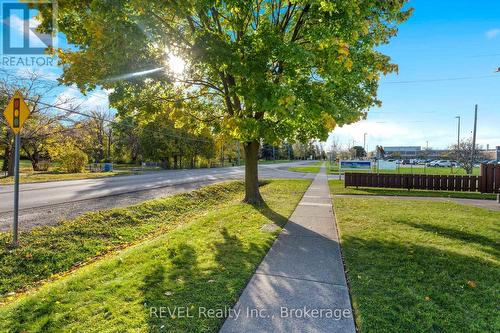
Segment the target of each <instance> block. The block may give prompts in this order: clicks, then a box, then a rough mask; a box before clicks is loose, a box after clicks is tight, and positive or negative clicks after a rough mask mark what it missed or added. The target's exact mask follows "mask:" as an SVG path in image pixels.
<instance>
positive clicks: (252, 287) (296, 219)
mask: <svg viewBox="0 0 500 333" xmlns="http://www.w3.org/2000/svg"><path fill="white" fill-rule="evenodd" d="M233 310H234V311H235V312H234V313H235V314H239V315H233V316H230V317H229V318H227V319H226V321H225V323H224V325H223V327H222V328H221V330H220V332H223V333H229V332H231V333H233V332H287V333H288V332H307V333H310V332H329V333H333V332H355V327H354V320H353V314H352V307H351V302H350V299H349V292H348V289H347V283H346V279H345V275H344V267H343V264H342V258H341V254H340V246H339V243H338V234H337V229H336V226H335V221H334V215H333V210H332V202H331V197H330V192H329V188H328V183H327V176H326V172H325V168H324V167H322V168H321V171H320V173H319V174H318V175H317V176H316V178H315V179H314V181H313V183H312V184H311V186H310V187H309V189H308V190H307V192H306V193H305V195H304V197H303V198H302V200H301V201H300V203H299V205H298V206H297V208H296V209H295V211H294V213H293V214H292V216H291V217H290V220H289V221H288V223H287V224H286V226H285V228H284V230H283V232H282V233H281V234H280V236H279V237H278V239H277V240H276V242H275V243H274V244H273V246H272V247H271V249H270V251H269V253H268V254H267V255H266V257H265V258H264V260H263V261H262V263H261V264H260V266H259V267H258V268H257V271H256V273H255V274H254V275H253V277H252V279H251V280H250V282H249V283H248V285H247V286H246V288H245V290H244V291H243V293H242V295H241V297H240V299H239V300H238V302H237V304H236V305H235V307H234V309H233Z"/></svg>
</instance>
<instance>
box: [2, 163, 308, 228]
mask: <svg viewBox="0 0 500 333" xmlns="http://www.w3.org/2000/svg"><path fill="white" fill-rule="evenodd" d="M310 163H311V162H308V161H299V162H291V163H277V164H267V165H260V166H259V177H260V178H261V179H273V178H274V179H277V178H299V179H300V178H313V177H314V174H308V173H298V172H290V171H288V168H289V167H290V166H298V165H307V164H310ZM243 177H244V168H243V167H229V168H214V169H194V170H169V171H160V172H148V173H144V174H140V175H133V176H117V177H109V178H99V179H84V180H71V181H58V182H46V183H33V184H21V185H20V192H19V202H20V205H19V208H20V212H19V225H20V228H21V229H22V230H28V229H31V228H32V227H34V226H39V225H45V224H54V223H57V222H58V221H60V220H62V219H68V218H74V217H76V216H78V215H79V214H81V213H84V212H86V211H92V210H99V209H107V208H113V207H123V206H128V205H132V204H136V203H139V202H141V201H144V200H148V199H153V198H156V197H162V196H167V195H171V194H175V193H179V192H186V191H190V190H194V189H196V188H200V187H202V186H205V185H209V184H213V183H217V182H221V181H226V180H233V179H243ZM12 209H13V186H12V185H5V186H0V231H7V230H9V228H10V224H11V223H12Z"/></svg>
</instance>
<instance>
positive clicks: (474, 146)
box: [471, 104, 477, 165]
mask: <svg viewBox="0 0 500 333" xmlns="http://www.w3.org/2000/svg"><path fill="white" fill-rule="evenodd" d="M476 134H477V104H476V107H475V111H474V132H473V134H472V156H471V162H472V165H474V158H475V157H476Z"/></svg>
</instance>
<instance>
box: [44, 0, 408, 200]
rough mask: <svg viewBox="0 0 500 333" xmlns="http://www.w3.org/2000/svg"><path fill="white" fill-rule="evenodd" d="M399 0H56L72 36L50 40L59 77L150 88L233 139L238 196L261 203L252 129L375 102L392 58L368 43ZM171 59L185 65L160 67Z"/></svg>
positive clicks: (179, 115)
mask: <svg viewBox="0 0 500 333" xmlns="http://www.w3.org/2000/svg"><path fill="white" fill-rule="evenodd" d="M405 2H406V1H405V0H391V1H382V0H290V1H282V0H182V1H155V0H141V1H137V0H117V1H102V0H84V1H74V0H59V1H58V3H59V11H58V24H59V29H60V31H61V32H63V33H64V34H65V35H66V36H67V38H68V41H69V42H70V43H72V44H75V45H76V46H78V47H77V48H71V49H67V50H60V51H59V56H60V59H61V64H62V65H63V67H64V75H63V77H62V81H63V82H64V83H67V84H73V83H74V84H77V85H78V86H79V87H80V88H81V89H82V90H88V89H93V88H94V87H96V86H104V87H106V88H113V89H114V93H113V94H112V97H111V98H112V102H113V103H119V102H120V100H124V99H131V98H132V99H133V98H134V96H136V95H137V94H144V92H147V91H151V92H154V94H151V98H155V99H160V100H162V102H163V107H164V108H165V109H166V110H168V114H169V115H170V116H171V117H172V118H173V119H174V120H175V121H176V124H177V125H178V126H183V124H192V123H197V124H198V125H199V126H200V127H205V128H210V129H211V130H213V131H215V132H219V133H223V134H224V135H229V136H230V137H232V138H234V139H236V140H239V141H240V142H242V143H243V146H244V150H245V163H246V176H245V180H246V198H245V200H246V201H247V202H250V203H260V202H261V201H262V198H261V196H260V193H259V188H258V173H257V162H258V153H259V143H260V140H261V139H264V140H265V141H266V142H270V143H278V142H280V141H281V142H282V141H285V140H286V141H287V142H297V141H306V140H308V139H310V138H318V139H325V138H326V137H327V135H328V133H329V131H331V130H332V129H333V128H334V127H335V126H337V125H344V124H349V123H353V122H356V121H358V120H360V119H361V118H363V117H365V115H366V111H367V109H368V108H370V107H371V106H373V105H376V104H379V101H378V100H377V88H378V81H379V78H380V75H381V74H386V73H389V72H392V71H395V70H396V66H395V65H393V64H391V62H390V59H389V57H387V56H385V55H383V54H382V53H380V52H379V51H377V49H376V48H377V46H379V45H381V44H384V43H387V42H388V41H389V38H390V37H391V36H394V35H395V34H396V32H397V25H398V24H399V23H401V22H403V21H404V20H405V19H406V18H407V17H408V16H409V14H410V11H408V10H405V9H404V8H403V7H404V5H405ZM46 10H47V9H46ZM43 13H44V14H45V15H43V25H42V27H43V28H42V29H49V28H50V24H51V22H52V17H51V15H47V14H48V13H47V12H45V11H43ZM179 59H183V60H184V61H185V63H186V67H185V69H184V70H183V71H179V70H176V68H172V66H171V68H170V70H168V65H169V63H170V65H172V63H174V64H175V63H177V64H178V63H179V62H180V60H179ZM169 60H170V61H169ZM172 60H173V61H172ZM178 67H180V66H178ZM177 69H178V68H177ZM127 73H133V74H129V75H127Z"/></svg>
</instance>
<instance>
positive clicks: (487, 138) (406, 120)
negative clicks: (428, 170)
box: [329, 0, 500, 150]
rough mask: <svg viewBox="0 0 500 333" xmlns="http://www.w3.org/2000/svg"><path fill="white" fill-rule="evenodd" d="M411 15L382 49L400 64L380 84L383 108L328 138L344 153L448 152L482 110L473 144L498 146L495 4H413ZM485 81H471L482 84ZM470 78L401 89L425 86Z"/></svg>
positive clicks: (418, 0) (499, 50) (499, 48)
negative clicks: (385, 149) (358, 148)
mask: <svg viewBox="0 0 500 333" xmlns="http://www.w3.org/2000/svg"><path fill="white" fill-rule="evenodd" d="M410 6H411V7H413V8H414V13H413V16H412V17H411V18H410V19H409V21H407V22H406V23H404V24H403V25H401V26H400V29H399V33H398V36H397V37H395V38H394V39H392V41H391V43H390V44H389V45H386V46H383V47H382V48H381V50H382V51H383V52H384V53H385V54H387V55H389V56H391V58H392V60H393V62H394V63H396V64H398V65H399V74H398V75H395V74H391V75H389V76H387V77H385V78H383V79H382V81H381V83H380V89H379V99H380V100H381V101H382V103H383V105H382V107H381V108H374V109H372V110H370V113H369V116H368V119H367V120H366V121H361V122H359V123H356V124H354V125H350V126H344V127H343V128H338V129H336V130H335V131H334V133H333V134H332V135H331V136H330V139H329V144H331V143H332V142H333V140H335V141H337V142H339V143H340V144H342V145H343V146H347V145H348V144H352V142H353V140H354V141H355V143H356V144H359V145H363V134H364V133H368V134H367V146H368V148H369V149H370V150H372V149H374V147H375V146H376V145H385V146H389V145H421V146H426V144H427V141H428V142H429V146H430V147H434V148H445V147H448V146H449V145H451V144H454V143H455V142H456V138H457V119H455V116H461V118H462V137H470V136H471V131H472V128H473V115H474V105H475V104H478V105H479V117H478V119H479V121H478V143H479V144H481V145H484V147H486V145H487V144H489V145H490V146H496V145H498V146H500V73H496V74H495V73H493V72H494V70H495V69H496V68H498V67H500V1H494V0H481V1H480V0H475V1H471V0H439V1H431V0H413V1H410ZM484 76H488V77H485V78H476V77H484ZM463 77H474V78H473V79H464V80H449V81H436V82H415V83H403V82H404V81H419V80H427V79H447V78H463Z"/></svg>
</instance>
